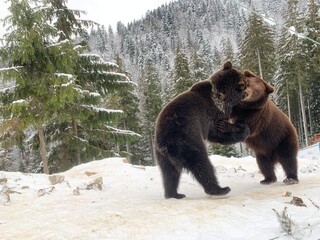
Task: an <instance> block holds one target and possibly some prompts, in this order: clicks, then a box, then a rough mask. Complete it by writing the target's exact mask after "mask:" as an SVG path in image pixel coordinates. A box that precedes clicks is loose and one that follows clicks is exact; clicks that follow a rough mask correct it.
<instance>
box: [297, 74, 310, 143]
mask: <svg viewBox="0 0 320 240" xmlns="http://www.w3.org/2000/svg"><path fill="white" fill-rule="evenodd" d="M298 82H299V97H300V104H301V112H302V122H303V133H304V137H305V144H306V147H308V146H309V143H308V128H307V115H306V109H305V105H304V101H303V96H302V86H301V80H300V75H299V76H298Z"/></svg>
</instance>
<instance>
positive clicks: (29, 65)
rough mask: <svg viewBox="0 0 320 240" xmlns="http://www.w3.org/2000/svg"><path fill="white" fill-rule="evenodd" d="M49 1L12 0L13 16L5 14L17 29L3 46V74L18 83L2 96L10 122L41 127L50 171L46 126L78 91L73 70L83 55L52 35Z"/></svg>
mask: <svg viewBox="0 0 320 240" xmlns="http://www.w3.org/2000/svg"><path fill="white" fill-rule="evenodd" d="M47 6H48V5H46V3H45V4H44V5H40V6H37V5H36V6H35V7H33V6H31V4H30V3H29V1H12V2H11V6H10V7H9V11H10V13H11V15H9V16H8V17H7V18H6V19H4V22H5V24H6V25H9V27H10V29H11V32H9V33H7V34H6V35H5V36H4V37H5V39H6V41H5V45H4V46H3V47H2V48H1V50H0V51H1V56H2V60H3V61H5V62H6V63H8V65H9V67H8V68H3V69H1V70H0V73H1V75H2V77H3V79H5V80H7V81H11V80H13V81H14V84H15V85H14V89H13V90H12V92H11V94H9V95H7V94H5V95H4V96H1V100H2V104H3V108H2V112H1V114H2V116H3V118H4V121H12V119H16V120H17V121H19V127H20V129H21V130H23V129H25V128H26V127H29V126H33V127H34V128H35V129H36V131H37V135H38V140H39V153H40V157H41V160H42V164H43V171H44V173H49V167H48V156H47V143H46V141H45V125H46V124H47V123H48V122H49V121H51V120H52V119H54V118H57V117H58V115H59V113H60V111H61V110H62V109H63V108H64V107H65V105H66V104H68V103H70V102H72V101H73V100H74V99H75V98H76V96H77V94H78V93H77V91H76V90H75V88H74V87H75V77H74V76H73V75H72V73H73V67H74V63H75V61H76V59H77V54H76V52H75V51H74V49H73V45H72V44H71V43H70V41H58V42H54V40H52V39H54V38H57V37H59V32H58V31H57V30H56V29H55V28H54V27H53V26H52V25H51V24H49V23H48V22H47V21H49V19H48V16H47V14H46V12H45V8H43V7H47ZM21 16H25V17H21ZM63 53H67V54H63Z"/></svg>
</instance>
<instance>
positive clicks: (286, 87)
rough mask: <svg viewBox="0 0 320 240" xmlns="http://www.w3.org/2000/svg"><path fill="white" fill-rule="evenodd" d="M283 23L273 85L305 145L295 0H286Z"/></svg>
mask: <svg viewBox="0 0 320 240" xmlns="http://www.w3.org/2000/svg"><path fill="white" fill-rule="evenodd" d="M284 17H285V22H284V28H283V29H282V32H281V36H280V40H279V47H278V49H279V53H278V59H279V60H278V62H279V64H278V66H279V69H278V74H277V78H278V79H277V88H278V94H279V104H280V106H281V107H282V109H285V110H287V113H288V116H289V117H290V119H291V121H292V122H293V124H294V125H295V126H296V127H297V129H298V133H299V134H298V135H299V136H300V137H301V138H300V143H301V144H303V145H308V129H307V119H306V111H305V103H304V101H305V99H304V97H303V96H306V92H305V91H306V81H305V79H306V75H305V70H304V66H306V62H305V59H306V56H305V53H304V52H303V46H302V45H303V44H302V43H303V41H302V40H301V39H300V38H299V36H298V35H297V34H296V33H301V32H302V24H301V17H300V12H299V10H298V1H297V0H288V8H287V11H286V13H285V15H284Z"/></svg>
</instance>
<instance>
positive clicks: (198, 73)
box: [191, 47, 208, 82]
mask: <svg viewBox="0 0 320 240" xmlns="http://www.w3.org/2000/svg"><path fill="white" fill-rule="evenodd" d="M191 67H192V72H193V81H194V82H198V81H201V80H204V79H206V78H207V77H208V74H207V73H206V72H205V61H204V59H203V58H202V56H201V55H200V54H199V53H198V50H197V48H196V47H194V48H193V52H192V55H191Z"/></svg>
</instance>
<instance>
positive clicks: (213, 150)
mask: <svg viewBox="0 0 320 240" xmlns="http://www.w3.org/2000/svg"><path fill="white" fill-rule="evenodd" d="M209 153H210V154H215V155H221V156H225V157H239V152H238V151H237V150H236V148H235V147H234V145H221V144H212V145H211V146H209Z"/></svg>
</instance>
